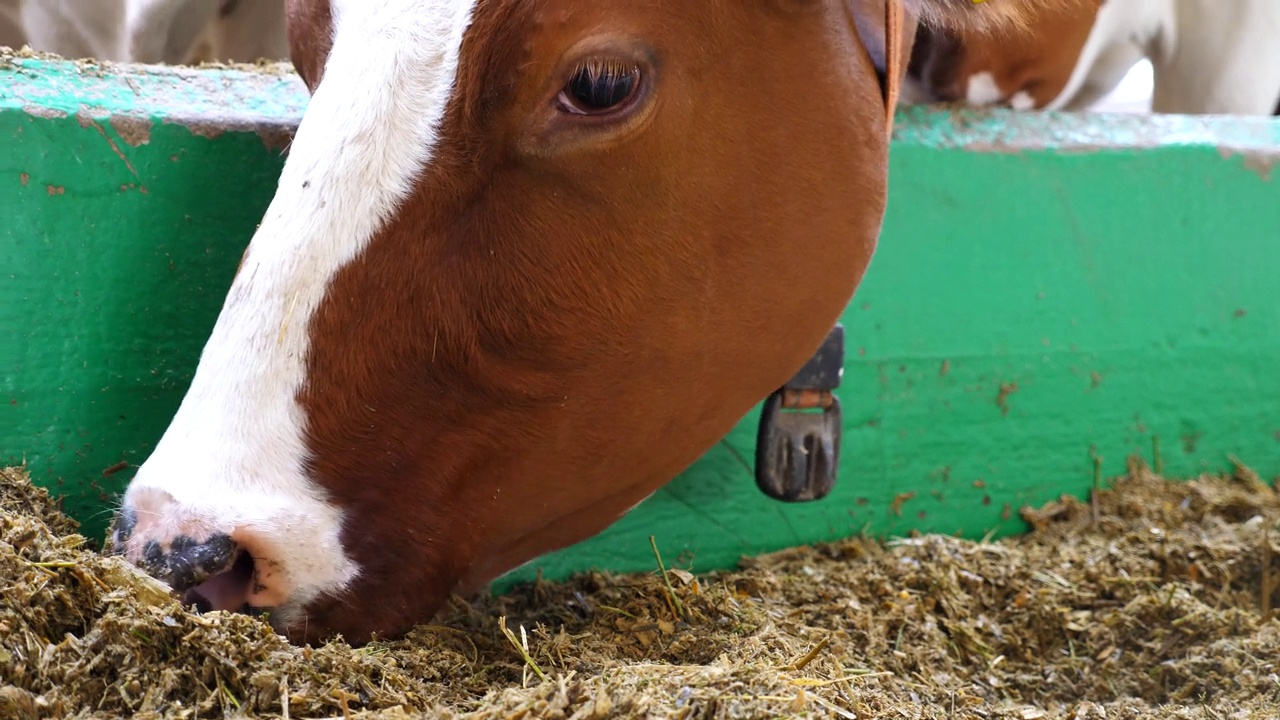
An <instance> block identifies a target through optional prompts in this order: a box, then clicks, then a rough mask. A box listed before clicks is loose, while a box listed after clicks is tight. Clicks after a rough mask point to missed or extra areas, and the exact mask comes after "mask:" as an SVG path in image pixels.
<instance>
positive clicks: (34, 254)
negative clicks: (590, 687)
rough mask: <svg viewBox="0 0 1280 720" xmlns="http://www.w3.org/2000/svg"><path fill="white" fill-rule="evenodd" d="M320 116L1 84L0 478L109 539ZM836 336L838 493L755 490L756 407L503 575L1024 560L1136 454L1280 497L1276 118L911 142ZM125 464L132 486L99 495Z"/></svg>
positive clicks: (12, 68) (268, 99) (293, 84)
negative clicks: (556, 545) (987, 556)
mask: <svg viewBox="0 0 1280 720" xmlns="http://www.w3.org/2000/svg"><path fill="white" fill-rule="evenodd" d="M306 102H307V95H306V91H305V89H304V88H303V86H302V85H301V83H300V82H299V81H298V79H297V78H296V77H295V76H293V75H292V74H290V73H287V72H275V71H272V70H270V69H266V70H261V71H244V70H239V69H204V70H193V69H169V68H147V67H110V66H101V65H88V64H84V63H71V62H62V61H53V60H42V59H16V58H6V59H4V60H3V61H0V138H3V140H2V141H0V218H3V222H0V258H3V264H4V269H5V270H4V274H3V281H2V282H0V331H3V337H4V338H5V340H4V342H3V343H0V408H3V409H2V410H0V413H3V421H2V422H0V452H3V455H4V457H3V458H0V460H3V461H5V462H7V463H11V464H17V463H21V462H24V461H25V462H26V463H27V465H28V467H29V469H30V471H31V473H32V475H33V477H34V478H35V480H36V481H37V482H39V483H41V484H44V485H46V486H48V487H50V488H52V489H53V490H54V491H55V492H57V493H61V494H64V495H65V496H66V501H65V506H66V509H67V510H68V511H69V512H70V513H71V514H72V515H74V516H75V517H77V518H78V519H80V520H81V521H83V522H84V523H85V524H86V527H85V531H86V533H88V534H90V535H94V536H100V535H101V533H102V531H103V529H104V528H105V525H106V522H107V520H108V517H107V515H108V514H109V510H110V508H111V503H112V500H113V496H114V494H116V493H118V492H120V491H121V490H122V489H123V488H124V486H125V484H126V483H127V481H128V479H129V478H130V477H131V475H132V472H133V470H132V468H133V467H136V466H137V465H138V464H139V463H141V462H142V461H143V460H145V459H146V457H147V455H148V453H149V452H150V451H151V449H152V447H154V444H155V442H156V440H157V439H158V438H159V437H160V435H161V433H162V432H163V431H164V428H165V426H166V425H167V424H168V422H169V419H170V417H171V416H172V414H173V412H174V411H175V410H176V408H177V406H178V403H179V401H180V400H181V398H182V394H183V392H184V391H185V389H186V387H187V384H188V383H189V382H190V379H191V374H192V371H193V370H194V368H195V365H196V361H197V359H198V357H199V353H200V349H201V347H202V346H203V344H204V341H205V339H206V337H207V335H208V332H209V330H210V328H211V327H212V325H213V322H214V319H215V318H216V316H217V312H218V309H219V308H220V307H221V304H222V301H223V297H224V294H225V292H226V290H227V288H228V286H229V285H230V282H231V278H232V275H233V273H234V271H235V267H236V264H237V262H238V261H239V258H240V255H241V253H242V251H243V249H244V247H245V245H246V244H247V243H248V241H249V239H250V237H251V236H252V234H253V230H254V228H255V226H256V224H257V223H258V221H259V220H260V218H261V216H262V213H263V211H264V210H265V208H266V206H267V204H268V203H269V202H270V200H271V196H272V194H273V192H274V189H275V182H276V179H277V177H278V174H279V172H280V168H281V166H282V164H283V151H284V148H285V147H286V144H287V140H288V137H289V134H290V131H291V129H292V128H293V127H295V126H296V124H297V121H298V120H299V118H300V117H301V113H302V111H303V109H304V108H305V105H306ZM899 122H900V125H899V127H898V129H897V133H896V138H895V140H894V143H893V149H892V156H891V169H890V178H891V193H890V202H889V208H888V212H887V217H886V219H885V227H884V233H883V235H882V237H881V241H880V248H879V251H878V254H877V255H876V258H875V261H874V262H873V263H872V266H871V269H870V271H869V273H868V275H867V278H866V281H865V282H864V284H863V286H862V287H861V289H860V290H859V291H858V294H857V296H856V297H855V298H854V300H853V302H852V303H851V304H850V306H849V308H848V310H847V311H846V312H845V314H844V319H843V323H844V325H845V330H846V334H847V353H846V362H845V375H844V380H843V383H842V385H841V387H840V389H839V391H838V395H839V397H840V400H841V402H842V404H843V407H844V437H843V449H842V455H841V462H840V478H839V482H838V483H837V485H836V489H835V491H834V492H833V493H832V494H831V495H830V496H828V497H827V498H826V499H824V500H821V501H818V502H813V503H807V504H798V505H788V504H784V503H779V502H776V501H774V500H771V499H769V498H767V497H765V496H764V495H763V494H761V493H760V491H759V490H757V488H756V485H755V482H754V477H753V469H752V462H753V460H752V459H753V457H754V445H755V439H756V424H757V421H758V410H757V411H756V412H753V413H751V414H750V415H748V416H747V417H746V418H744V419H743V420H742V422H741V424H740V425H739V426H738V428H737V429H736V430H735V431H734V432H732V433H731V434H730V435H729V436H728V437H726V438H725V439H724V441H723V442H721V443H720V444H719V445H717V446H716V447H714V448H712V449H711V450H710V451H709V452H707V453H706V455H705V456H704V457H703V458H702V459H701V460H700V461H699V462H698V463H697V464H695V465H694V466H693V467H692V468H690V469H689V470H688V471H687V472H685V473H684V474H683V475H682V476H681V477H679V478H677V479H676V480H675V481H673V482H672V483H671V484H669V485H668V486H666V487H665V488H663V489H662V490H660V491H659V492H658V493H656V494H655V495H654V496H653V497H651V498H650V499H648V500H647V501H646V502H644V503H643V504H642V505H640V506H639V507H638V508H636V509H635V510H634V511H633V512H632V513H631V514H629V515H628V516H627V517H625V518H623V519H622V520H621V521H619V522H618V523H616V524H615V525H614V526H613V527H611V528H610V529H609V530H607V531H606V532H605V533H603V534H601V535H599V536H597V537H595V538H592V539H590V540H587V541H585V542H583V543H580V544H578V545H576V546H574V547H571V548H567V549H565V550H563V551H560V552H557V553H553V554H551V555H548V556H545V557H544V558H542V559H540V560H539V561H537V562H534V563H531V564H530V565H527V566H525V567H524V568H521V569H520V570H518V571H516V572H515V573H512V574H511V575H509V576H508V579H509V580H515V579H528V578H531V577H533V576H534V574H535V573H536V572H538V571H541V572H542V573H543V575H544V576H545V577H548V578H556V577H563V576H564V575H567V574H569V573H571V572H573V571H577V570H583V569H588V568H603V569H608V570H613V571H636V570H647V569H651V568H652V567H653V564H654V559H653V550H652V548H651V547H650V544H649V536H650V535H652V536H654V537H655V538H656V540H657V544H658V547H659V548H660V549H661V551H662V553H663V555H664V557H665V558H666V559H667V561H668V562H672V561H674V562H676V563H677V564H682V565H684V566H689V565H692V568H693V569H695V570H708V569H712V568H717V567H726V566H731V565H732V564H734V563H735V562H736V561H737V559H738V558H739V557H740V556H741V555H743V554H754V553H760V552H766V551H771V550H776V549H779V548H783V547H787V546H791V545H796V544H802V543H810V542H816V541H823V540H830V539H836V538H840V537H846V536H849V535H855V534H858V533H862V532H866V533H870V534H873V535H902V534H906V533H909V532H911V531H922V532H941V533H949V534H956V533H958V534H962V535H964V536H966V537H970V538H972V537H977V536H983V535H987V534H989V533H994V534H995V535H997V536H999V535H1005V534H1009V533H1014V532H1020V531H1022V530H1023V529H1024V527H1025V526H1024V524H1023V523H1022V521H1021V520H1020V518H1019V515H1018V509H1019V508H1020V507H1022V506H1024V505H1036V504H1040V503H1043V502H1046V501H1048V500H1051V499H1054V498H1057V497H1058V496H1060V495H1063V494H1072V495H1076V496H1084V495H1085V494H1086V493H1087V492H1088V490H1089V489H1090V487H1092V485H1093V483H1094V481H1095V473H1098V474H1100V475H1101V476H1103V477H1107V476H1112V475H1115V474H1119V473H1120V472H1122V471H1123V469H1124V464H1125V462H1126V460H1127V458H1128V457H1129V456H1131V455H1132V454H1135V453H1136V454H1141V455H1143V456H1145V457H1146V458H1147V459H1148V460H1149V461H1152V460H1154V459H1155V458H1156V456H1158V457H1159V461H1160V463H1161V465H1162V466H1163V469H1164V471H1165V472H1166V474H1168V475H1171V476H1190V475H1194V474H1198V473H1201V472H1205V471H1220V470H1225V469H1228V468H1230V467H1231V463H1232V462H1233V459H1238V460H1239V461H1240V462H1243V463H1245V464H1247V465H1249V466H1250V467H1252V468H1254V469H1255V470H1257V471H1258V472H1260V473H1261V474H1262V475H1263V476H1264V477H1272V476H1274V475H1277V474H1280V372H1277V371H1276V369H1275V368H1276V366H1277V364H1278V363H1280V302H1278V299H1277V287H1278V282H1277V279H1280V180H1273V179H1272V177H1271V175H1272V166H1273V164H1274V163H1275V162H1276V160H1277V158H1280V121H1276V120H1272V119H1265V118H1256V119H1255V118H1232V117H1201V118H1191V117H1182V116H1154V117H1148V116H1102V115H1093V116H1088V115H1073V114H1031V113H1021V114H1020V113H1014V112H1009V111H991V112H977V111H974V112H968V111H965V112H957V111H949V112H942V111H928V110H925V109H918V110H912V111H904V112H902V113H900V115H899ZM122 462H127V463H128V464H129V466H130V469H126V470H124V471H120V472H115V473H112V472H111V470H112V469H114V468H117V467H120V466H121V465H120V464H121V463H122Z"/></svg>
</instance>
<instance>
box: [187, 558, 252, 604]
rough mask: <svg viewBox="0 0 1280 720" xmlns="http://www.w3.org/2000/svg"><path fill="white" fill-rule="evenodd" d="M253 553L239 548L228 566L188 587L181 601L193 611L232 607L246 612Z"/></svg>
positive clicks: (250, 585)
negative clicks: (192, 608)
mask: <svg viewBox="0 0 1280 720" xmlns="http://www.w3.org/2000/svg"><path fill="white" fill-rule="evenodd" d="M253 572H254V563H253V556H252V555H250V554H249V553H247V552H245V551H244V550H241V551H239V552H237V553H236V558H235V562H233V563H231V567H229V568H227V569H226V570H224V571H222V572H220V573H217V574H216V575H214V576H212V577H210V578H209V579H208V580H205V581H204V582H202V583H200V584H198V585H195V586H194V587H191V588H190V589H188V590H187V591H186V592H185V593H184V594H183V598H182V601H183V602H184V603H185V604H187V605H191V606H193V607H194V608H195V609H196V611H197V612H202V613H204V612H210V611H212V610H234V611H237V612H247V611H248V610H249V609H250V608H249V606H248V598H249V593H250V590H251V588H252V584H253Z"/></svg>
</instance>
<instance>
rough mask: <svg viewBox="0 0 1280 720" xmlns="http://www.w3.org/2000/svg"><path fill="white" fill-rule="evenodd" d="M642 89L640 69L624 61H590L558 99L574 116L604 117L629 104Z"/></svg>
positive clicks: (583, 66)
mask: <svg viewBox="0 0 1280 720" xmlns="http://www.w3.org/2000/svg"><path fill="white" fill-rule="evenodd" d="M639 88H640V66H639V65H636V64H635V63H631V62H625V61H622V60H589V61H586V62H584V63H582V64H580V65H579V66H578V68H577V69H576V70H574V73H573V76H572V77H570V78H569V82H568V83H566V84H565V86H564V89H563V90H561V91H560V95H559V97H558V98H557V100H558V101H559V104H560V108H561V109H562V110H564V111H565V112H569V113H573V114H575V115H603V114H606V113H610V112H614V111H616V110H619V109H621V108H623V107H625V106H626V105H628V104H629V103H630V101H631V100H632V99H633V98H634V97H635V95H636V92H637V90H639Z"/></svg>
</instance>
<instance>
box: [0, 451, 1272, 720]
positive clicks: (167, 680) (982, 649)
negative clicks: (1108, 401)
mask: <svg viewBox="0 0 1280 720" xmlns="http://www.w3.org/2000/svg"><path fill="white" fill-rule="evenodd" d="M0 510H2V511H3V512H2V514H0V577H4V578H6V582H5V583H4V585H3V586H2V587H0V716H3V717H6V718H35V717H120V716H123V715H131V716H132V717H135V718H154V717H205V718H208V717H219V716H223V715H224V714H241V713H242V714H243V715H241V716H250V717H272V718H276V717H291V718H320V717H385V718H399V717H413V716H419V715H422V714H423V713H429V714H430V715H431V716H434V717H439V716H442V715H443V716H445V717H451V716H464V715H465V716H467V717H476V718H531V719H532V718H569V717H572V718H583V719H585V718H603V717H655V716H656V717H678V718H694V717H697V718H713V717H714V718H740V717H780V716H790V717H798V716H799V717H803V716H809V717H842V718H1010V719H1018V720H1032V719H1035V718H1072V719H1080V720H1085V719H1090V718H1108V719H1111V720H1115V719H1125V718H1161V719H1169V718H1239V719H1243V718H1262V717H1274V716H1275V708H1276V707H1278V706H1280V621H1278V620H1276V619H1274V618H1272V619H1264V617H1263V616H1264V614H1267V615H1269V614H1270V613H1269V611H1265V610H1264V608H1263V606H1264V605H1267V604H1269V603H1270V602H1273V601H1274V600H1275V599H1276V593H1275V592H1274V591H1275V589H1276V582H1275V580H1274V578H1276V577H1280V563H1277V562H1276V561H1275V557H1274V551H1273V550H1272V549H1271V548H1272V547H1275V546H1276V545H1277V542H1276V540H1277V538H1275V537H1272V535H1273V534H1274V535H1280V532H1274V533H1272V532H1271V531H1272V530H1280V528H1277V520H1280V497H1278V496H1277V493H1276V491H1275V490H1274V489H1273V488H1271V487H1269V486H1267V485H1265V484H1264V483H1262V482H1260V481H1259V480H1258V479H1257V477H1256V476H1254V475H1253V474H1252V473H1251V472H1249V471H1248V470H1245V469H1243V468H1242V469H1240V470H1238V471H1237V472H1236V473H1235V474H1234V476H1232V477H1223V478H1211V477H1202V478H1200V479H1197V480H1194V481H1191V482H1188V483H1177V484H1174V483H1167V482H1165V481H1163V480H1161V479H1159V478H1158V477H1156V476H1155V475H1154V474H1152V473H1151V472H1149V471H1148V470H1146V469H1145V468H1144V467H1141V466H1139V465H1136V464H1135V465H1134V467H1133V468H1132V471H1131V472H1130V474H1129V476H1128V477H1126V478H1122V479H1120V480H1118V481H1116V483H1115V484H1114V489H1107V490H1104V491H1102V492H1100V493H1098V495H1097V498H1096V500H1095V502H1094V504H1092V505H1091V504H1088V503H1080V502H1076V501H1074V500H1064V501H1063V502H1061V503H1053V504H1051V505H1049V506H1047V507H1044V508H1041V509H1039V510H1035V511H1029V512H1027V513H1026V517H1027V518H1028V519H1029V520H1030V521H1031V522H1032V523H1033V525H1034V526H1035V528H1036V529H1035V531H1034V532H1032V533H1031V534H1029V535H1027V536H1025V537H1022V538H1015V539H1009V540H1004V541H999V542H994V543H982V542H974V541H969V540H959V539H953V538H947V537H940V536H927V537H919V538H913V539H909V540H905V541H900V542H897V543H891V544H889V545H887V546H886V545H881V544H878V543H873V542H864V541H856V540H855V541H848V542H842V543H836V544H831V545H823V546H819V547H816V548H803V549H796V550H791V551H787V552H783V553H779V554H775V555H773V556H769V557H762V558H756V559H753V560H750V561H746V562H744V565H743V567H742V568H741V569H739V570H738V571H735V572H728V573H718V574H704V575H696V576H695V575H690V574H689V573H687V572H684V571H682V570H671V571H670V572H669V579H670V588H671V589H670V591H668V589H667V587H666V585H665V584H664V583H663V581H662V580H661V579H660V577H661V576H660V574H659V573H658V572H657V571H656V570H655V572H654V573H651V574H645V575H639V576H605V575H602V574H591V575H587V576H584V577H580V578H578V579H576V580H574V581H572V582H570V583H567V584H552V583H544V584H540V585H538V586H530V587H525V588H523V589H521V590H520V591H518V592H516V593H514V594H511V595H509V596H506V597H500V598H481V599H475V600H473V601H471V602H467V601H464V600H461V599H457V600H455V602H454V605H453V607H452V608H451V609H450V610H449V611H448V612H447V613H446V616H445V617H443V618H441V624H440V625H436V626H424V627H422V628H420V629H418V630H417V631H415V632H414V633H413V634H412V635H411V636H410V637H409V638H408V639H406V640H403V641H400V642H393V643H378V644H375V645H373V646H370V647H366V648H364V649H361V650H354V651H353V650H351V649H350V648H348V647H346V646H344V645H342V644H341V643H336V644H330V645H327V646H324V647H320V648H306V649H297V648H293V647H291V646H289V645H287V644H286V643H284V642H283V641H282V640H281V639H280V638H278V636H276V635H274V634H273V633H272V632H270V631H269V630H268V629H267V628H266V627H265V626H264V625H263V624H261V623H260V622H259V621H258V620H255V619H252V618H249V617H245V616H233V615H226V614H222V613H213V614H210V615H205V616H197V615H193V614H191V613H188V612H186V611H184V610H182V609H181V608H180V607H178V606H177V605H176V604H174V603H173V602H171V601H169V600H168V599H167V598H166V596H165V595H164V593H163V591H162V589H159V588H158V586H156V585H155V584H153V583H150V582H149V581H147V580H146V579H145V578H139V577H138V576H137V575H135V574H133V573H132V572H131V571H130V570H129V569H128V568H127V566H124V565H123V564H122V563H118V562H117V561H115V560H109V559H104V558H102V557H101V556H98V555H96V554H94V553H92V552H88V551H85V550H84V549H82V548H80V547H79V546H80V545H81V544H82V540H81V539H80V538H79V536H77V535H71V534H66V533H69V532H70V531H71V530H72V529H73V525H72V524H71V523H70V522H69V521H67V520H66V519H65V518H64V517H62V516H61V514H60V513H58V512H57V511H56V509H55V508H54V506H53V504H52V503H51V502H50V501H49V499H48V497H47V495H46V494H45V493H44V491H42V490H36V489H35V488H33V487H32V486H31V485H30V484H29V483H28V482H27V479H26V477H25V475H24V474H23V473H22V472H21V471H20V470H17V469H10V470H5V471H3V473H2V474H0ZM655 567H656V561H655ZM1264 584H1265V585H1269V586H1270V589H1271V590H1272V592H1271V593H1270V594H1269V599H1264V597H1263V596H1264V594H1263V592H1262V587H1263V585H1264ZM669 592H670V594H668V593H669ZM503 617H505V618H506V625H507V627H508V628H509V629H510V630H511V631H512V634H511V636H510V638H508V637H507V636H505V635H504V634H503V632H502V630H501V620H500V618H503ZM517 643H520V644H527V648H528V650H527V652H528V654H529V656H530V658H529V662H526V661H525V660H524V659H522V657H521V651H520V650H518V645H517ZM535 665H536V669H535V668H534V666H535ZM538 673H543V674H545V675H546V677H547V679H546V680H545V681H543V680H541V679H539V676H538ZM285 698H287V700H286V701H285V702H286V703H287V710H286V709H284V708H282V700H283V699H285Z"/></svg>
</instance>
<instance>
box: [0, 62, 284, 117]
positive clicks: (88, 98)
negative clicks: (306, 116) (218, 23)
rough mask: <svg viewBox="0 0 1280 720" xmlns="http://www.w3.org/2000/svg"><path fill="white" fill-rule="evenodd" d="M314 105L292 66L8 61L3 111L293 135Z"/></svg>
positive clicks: (0, 96)
mask: <svg viewBox="0 0 1280 720" xmlns="http://www.w3.org/2000/svg"><path fill="white" fill-rule="evenodd" d="M308 100H309V95H308V93H307V89H306V87H305V86H304V85H303V83H302V81H301V79H300V78H299V77H298V76H297V74H295V73H294V72H293V69H292V67H291V66H289V65H287V64H275V65H264V66H230V67H204V68H191V67H175V66H166V65H123V64H114V63H97V62H89V61H69V60H61V59H47V58H25V57H15V56H12V55H3V54H0V112H4V111H15V110H16V111H23V112H26V113H29V114H31V115H36V116H40V117H63V116H66V115H78V114H81V113H83V114H86V115H88V116H89V117H93V118H100V117H109V116H138V117H146V118H151V119H153V120H157V121H163V122H166V123H173V124H179V125H184V126H187V127H189V128H191V129H192V130H193V132H196V133H198V134H209V133H212V132H216V131H220V130H229V131H255V130H261V129H270V130H272V131H286V132H289V131H292V130H293V129H294V128H296V127H297V124H298V122H299V121H300V120H301V118H302V112H303V110H304V109H305V108H306V105H307V102H308Z"/></svg>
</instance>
